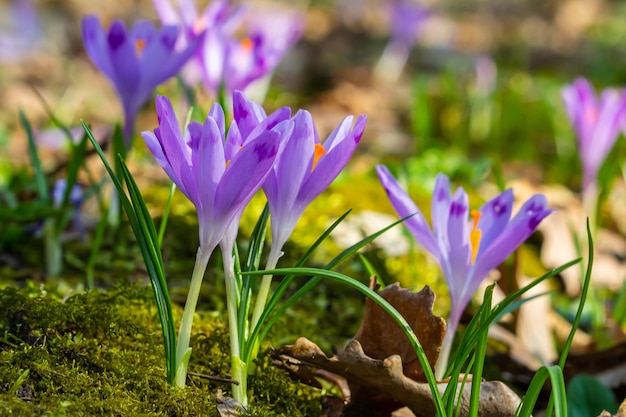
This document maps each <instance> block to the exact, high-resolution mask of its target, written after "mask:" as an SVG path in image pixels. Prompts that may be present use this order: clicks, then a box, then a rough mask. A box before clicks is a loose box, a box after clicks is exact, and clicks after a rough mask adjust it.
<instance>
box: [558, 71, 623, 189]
mask: <svg viewBox="0 0 626 417" xmlns="http://www.w3.org/2000/svg"><path fill="white" fill-rule="evenodd" d="M561 95H562V97H563V101H564V102H565V108H566V110H567V115H568V116H569V119H570V121H571V123H572V126H573V127H574V131H575V132H576V136H577V138H578V150H579V152H578V153H579V155H580V160H581V162H582V165H583V184H582V189H583V193H584V192H585V190H587V189H588V187H590V186H592V187H595V184H596V181H597V176H598V171H599V170H600V166H601V165H602V162H603V161H604V159H605V158H606V156H607V155H608V153H609V151H610V150H611V148H612V147H613V144H614V143H615V141H616V140H617V137H618V136H619V131H620V127H622V124H623V123H624V113H625V111H626V95H625V94H624V93H623V92H622V91H619V90H617V89H613V88H608V89H605V90H604V91H603V92H602V94H601V96H600V99H599V100H598V99H597V97H596V94H595V91H594V89H593V86H592V85H591V84H590V83H589V81H587V80H586V79H584V78H577V79H576V80H574V83H573V84H571V85H568V86H566V87H564V88H563V90H562V91H561Z"/></svg>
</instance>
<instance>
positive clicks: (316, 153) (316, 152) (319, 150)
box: [311, 143, 326, 172]
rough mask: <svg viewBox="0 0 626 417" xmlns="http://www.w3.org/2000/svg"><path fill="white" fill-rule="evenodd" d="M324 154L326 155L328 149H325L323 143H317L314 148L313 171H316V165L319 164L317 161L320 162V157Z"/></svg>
mask: <svg viewBox="0 0 626 417" xmlns="http://www.w3.org/2000/svg"><path fill="white" fill-rule="evenodd" d="M324 155H326V149H324V147H323V146H322V145H321V144H319V143H316V144H315V148H314V149H313V166H312V167H311V172H313V171H315V167H316V166H317V163H318V162H319V160H320V158H321V157H322V156H324Z"/></svg>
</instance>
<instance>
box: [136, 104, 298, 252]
mask: <svg viewBox="0 0 626 417" xmlns="http://www.w3.org/2000/svg"><path fill="white" fill-rule="evenodd" d="M156 106H157V117H158V122H159V127H158V128H156V129H154V133H152V132H143V133H142V135H143V138H144V140H145V141H146V144H147V145H148V148H150V150H151V151H152V153H153V154H154V156H155V158H156V160H157V161H158V162H159V164H160V165H161V166H162V167H163V169H164V170H165V172H166V173H167V175H168V176H169V177H170V178H171V180H172V181H173V182H174V183H175V184H176V185H177V186H178V188H180V190H181V191H182V192H183V193H184V194H185V196H187V198H188V199H189V200H190V201H191V202H192V203H193V204H194V205H195V206H196V210H197V212H198V218H199V226H200V249H201V250H202V252H203V253H208V254H210V253H211V252H212V251H213V249H214V248H215V247H216V246H217V245H218V244H223V243H224V242H226V244H225V247H226V248H229V249H228V250H230V249H232V245H233V244H234V242H235V238H236V235H237V230H238V223H239V218H240V217H241V214H242V212H243V210H244V208H245V206H246V205H247V204H248V202H249V201H250V199H251V198H252V196H253V195H254V194H255V193H256V191H257V190H258V189H259V188H261V185H262V184H263V182H264V181H265V179H266V178H267V176H268V175H269V173H270V171H271V169H272V166H273V165H274V163H275V161H276V158H277V157H278V153H279V148H280V143H281V141H282V140H283V139H284V137H285V136H286V135H289V134H291V130H292V128H293V122H291V121H289V120H284V121H282V122H280V123H278V124H276V125H274V126H272V127H271V128H270V127H268V128H266V129H263V130H261V129H259V130H257V131H255V136H254V137H245V138H244V140H241V137H242V136H241V132H240V131H239V130H238V129H237V128H236V127H235V128H234V129H233V127H232V126H231V128H230V129H229V132H228V138H227V140H226V141H225V140H224V134H225V133H224V132H225V120H224V112H223V110H222V108H221V107H220V106H219V105H217V104H215V105H214V106H213V108H212V109H211V111H210V112H209V114H208V116H207V118H206V120H205V122H204V124H200V123H198V122H191V123H190V124H189V126H188V127H187V128H186V129H185V132H184V133H181V131H180V129H179V127H178V126H179V125H178V120H177V118H176V115H175V114H174V110H173V108H172V105H171V103H170V101H169V100H168V99H167V97H163V96H157V99H156ZM235 144H237V145H235ZM239 144H241V145H239Z"/></svg>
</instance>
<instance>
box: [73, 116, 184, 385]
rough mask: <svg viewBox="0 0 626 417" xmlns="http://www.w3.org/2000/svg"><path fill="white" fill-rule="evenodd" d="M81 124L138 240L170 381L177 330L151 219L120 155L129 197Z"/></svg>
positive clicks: (91, 134)
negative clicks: (154, 306)
mask: <svg viewBox="0 0 626 417" xmlns="http://www.w3.org/2000/svg"><path fill="white" fill-rule="evenodd" d="M81 123H82V125H83V128H84V129H85V132H86V133H87V136H88V137H89V140H90V141H91V143H92V145H93V146H94V148H95V149H96V152H97V153H98V155H99V156H100V159H101V160H102V162H103V164H104V166H105V168H106V170H107V172H108V173H109V176H110V177H111V180H112V181H113V184H114V185H115V188H116V189H117V192H118V195H119V198H120V202H121V204H122V206H123V207H124V210H125V211H126V214H127V216H128V220H129V222H130V225H131V228H132V230H133V233H134V234H135V237H136V239H137V242H138V243H139V247H140V249H141V253H142V256H143V259H144V262H145V264H146V269H147V270H148V276H149V277H150V282H151V283H152V290H153V293H154V297H155V301H156V304H157V310H158V312H159V319H160V321H161V331H162V335H163V345H164V350H165V365H166V371H167V380H168V382H169V383H173V381H174V378H175V376H176V369H175V366H176V365H175V364H176V332H175V329H174V318H173V315H172V307H171V301H170V298H169V292H168V289H167V283H166V280H165V272H164V267H163V259H162V257H161V252H160V248H159V246H158V239H157V234H156V230H155V227H154V223H153V222H152V218H151V217H150V214H149V212H148V209H147V207H146V205H145V202H144V200H143V197H142V196H141V193H140V192H139V189H138V188H137V184H136V183H135V181H134V180H133V178H132V176H131V175H130V172H129V171H128V168H127V167H126V165H125V164H124V161H123V160H122V158H121V157H120V158H119V162H118V163H119V167H120V171H122V174H123V175H124V179H125V181H126V183H127V187H128V192H129V195H130V199H129V198H128V196H127V194H126V192H125V191H124V187H123V185H122V183H121V181H120V179H119V177H118V176H117V175H115V172H113V169H112V168H111V166H110V164H109V163H108V161H107V159H106V157H105V156H104V152H103V151H102V148H101V147H100V145H99V144H98V142H97V141H96V139H95V138H94V136H93V133H92V132H91V130H90V129H89V127H88V126H87V125H86V124H85V122H83V121H81ZM131 200H132V201H131Z"/></svg>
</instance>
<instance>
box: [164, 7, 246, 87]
mask: <svg viewBox="0 0 626 417" xmlns="http://www.w3.org/2000/svg"><path fill="white" fill-rule="evenodd" d="M152 4H153V5H154V8H155V10H156V12H157V15H158V16H159V19H161V22H162V23H163V24H164V25H177V26H182V27H183V28H184V30H183V31H182V32H181V33H180V35H179V38H178V44H177V46H176V47H177V49H183V48H185V47H186V45H187V44H188V43H189V39H192V38H194V37H196V36H198V35H200V34H201V33H202V32H203V31H204V34H203V35H202V36H201V41H200V43H201V45H200V47H199V48H198V49H197V50H196V52H195V54H194V56H193V58H192V59H190V60H189V61H188V63H187V64H186V65H185V66H184V68H183V71H182V76H183V78H184V80H185V82H187V83H188V84H189V85H194V84H196V83H197V82H202V83H203V84H204V85H205V86H206V87H207V88H208V89H210V90H211V91H213V92H217V90H218V88H219V84H220V81H221V79H222V73H223V68H224V56H225V52H224V50H225V48H226V41H225V36H230V34H232V33H234V32H235V30H236V29H237V27H238V26H239V25H240V24H241V11H242V8H241V7H240V6H235V5H232V4H230V3H229V2H228V1H226V0H213V1H212V2H210V3H209V4H208V5H207V6H206V8H205V9H204V10H202V12H198V8H197V7H196V4H195V0H177V4H178V7H174V5H173V4H172V1H171V0H152Z"/></svg>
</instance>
